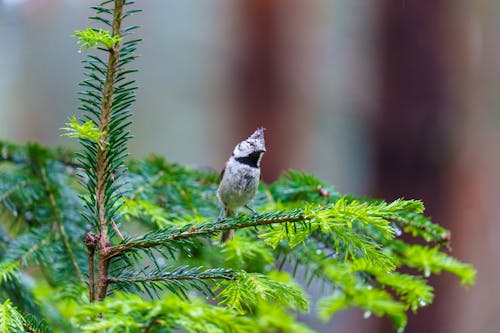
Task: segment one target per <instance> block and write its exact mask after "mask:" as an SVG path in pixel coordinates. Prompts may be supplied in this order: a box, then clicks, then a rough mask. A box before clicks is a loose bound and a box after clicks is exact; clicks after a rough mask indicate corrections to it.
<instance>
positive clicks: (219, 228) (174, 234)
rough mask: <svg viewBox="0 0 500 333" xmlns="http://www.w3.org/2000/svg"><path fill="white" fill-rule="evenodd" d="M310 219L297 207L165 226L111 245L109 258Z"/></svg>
mask: <svg viewBox="0 0 500 333" xmlns="http://www.w3.org/2000/svg"><path fill="white" fill-rule="evenodd" d="M308 220H309V218H308V217H307V216H305V215H304V214H303V210H301V209H295V210H291V211H278V212H271V213H264V214H261V215H258V216H238V217H231V218H226V219H224V220H221V221H218V220H216V221H209V222H206V223H203V224H198V225H192V224H188V225H186V226H183V227H170V228H164V229H160V230H158V231H154V232H151V233H148V234H145V235H144V236H142V237H139V238H136V239H132V240H129V241H126V242H123V243H122V244H117V245H115V246H111V247H110V248H109V252H108V258H113V257H115V256H117V255H119V254H121V253H124V252H128V251H131V250H134V249H144V248H151V247H156V246H159V245H165V244H168V243H170V242H173V241H177V240H182V239H189V238H193V237H198V236H207V235H211V234H214V233H217V232H223V231H225V230H230V229H243V228H250V227H257V226H265V225H271V224H277V223H299V222H307V221H308Z"/></svg>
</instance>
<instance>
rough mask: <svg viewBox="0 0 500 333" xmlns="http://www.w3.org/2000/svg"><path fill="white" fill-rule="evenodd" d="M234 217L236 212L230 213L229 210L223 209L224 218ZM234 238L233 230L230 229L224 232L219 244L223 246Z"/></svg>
mask: <svg viewBox="0 0 500 333" xmlns="http://www.w3.org/2000/svg"><path fill="white" fill-rule="evenodd" d="M235 215H236V212H235V211H232V210H229V209H227V208H226V209H224V217H229V216H235ZM233 236H234V230H233V229H230V230H226V231H224V232H223V233H222V235H221V237H220V242H221V243H222V244H224V243H225V242H227V241H229V240H231V239H232V238H233Z"/></svg>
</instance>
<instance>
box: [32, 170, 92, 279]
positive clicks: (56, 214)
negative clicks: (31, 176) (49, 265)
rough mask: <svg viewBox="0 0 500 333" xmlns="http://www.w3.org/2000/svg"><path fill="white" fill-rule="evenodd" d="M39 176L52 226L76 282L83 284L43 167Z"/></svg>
mask: <svg viewBox="0 0 500 333" xmlns="http://www.w3.org/2000/svg"><path fill="white" fill-rule="evenodd" d="M40 173H41V176H42V183H43V186H44V189H45V193H46V194H47V197H48V198H49V202H50V206H51V208H52V212H53V213H54V224H56V225H57V228H58V229H59V233H60V234H61V240H62V242H63V244H64V247H65V249H66V251H67V253H68V256H69V259H70V260H71V264H72V265H73V268H74V269H75V272H76V275H77V277H78V280H80V282H81V283H82V284H85V281H84V279H83V275H82V272H81V270H80V266H78V262H77V261H76V257H75V254H74V253H73V249H72V248H71V245H70V242H69V237H68V235H67V234H66V229H65V227H64V223H63V221H62V220H61V213H60V212H59V208H58V206H57V202H56V199H55V197H54V193H53V192H52V191H51V190H50V188H49V186H50V185H49V179H48V177H47V170H46V169H45V167H42V168H41V171H40Z"/></svg>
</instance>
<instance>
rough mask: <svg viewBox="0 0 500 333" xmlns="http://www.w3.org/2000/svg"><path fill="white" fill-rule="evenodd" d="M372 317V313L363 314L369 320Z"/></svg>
mask: <svg viewBox="0 0 500 333" xmlns="http://www.w3.org/2000/svg"><path fill="white" fill-rule="evenodd" d="M371 315H372V312H371V311H365V313H364V314H363V318H365V319H368V318H370V316H371Z"/></svg>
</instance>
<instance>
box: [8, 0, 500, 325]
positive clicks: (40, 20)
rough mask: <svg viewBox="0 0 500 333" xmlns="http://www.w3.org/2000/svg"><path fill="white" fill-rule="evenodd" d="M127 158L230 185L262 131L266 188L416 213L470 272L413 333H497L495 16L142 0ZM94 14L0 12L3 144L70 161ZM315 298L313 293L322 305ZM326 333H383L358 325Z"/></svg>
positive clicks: (435, 4)
mask: <svg viewBox="0 0 500 333" xmlns="http://www.w3.org/2000/svg"><path fill="white" fill-rule="evenodd" d="M137 2H138V3H139V6H140V7H141V8H142V9H144V12H143V13H141V14H138V15H136V16H135V17H134V18H133V19H132V21H134V22H133V23H139V24H141V25H142V29H141V30H140V32H139V34H140V35H141V37H142V38H143V39H144V41H143V43H142V45H141V48H140V51H139V53H140V55H141V57H140V59H139V60H138V61H137V62H136V63H135V65H136V67H138V68H140V72H139V73H138V74H137V75H136V78H137V80H138V82H139V85H140V90H139V91H138V100H137V103H136V104H135V110H134V112H135V118H134V124H133V127H132V131H133V134H134V136H135V138H134V139H133V140H132V141H131V152H132V155H133V156H134V157H137V158H140V157H144V156H146V155H148V154H150V153H153V152H154V153H157V154H161V155H164V156H166V157H167V159H168V160H171V161H178V162H181V163H187V164H190V165H196V166H209V167H213V168H215V169H220V168H222V166H223V164H224V161H225V160H226V159H227V157H228V156H229V154H230V152H231V150H232V148H233V146H234V144H235V143H236V142H238V141H240V140H242V139H244V138H246V137H247V136H248V135H249V134H250V133H251V132H252V131H253V130H254V129H255V128H256V127H258V126H264V127H265V128H267V132H266V140H267V146H268V152H267V154H266V156H265V158H264V162H263V164H264V165H263V168H264V170H263V178H264V180H265V181H267V182H271V181H273V180H274V179H276V178H277V177H278V176H279V174H280V173H281V172H282V171H283V170H285V169H287V168H290V167H293V168H296V169H303V170H306V171H309V172H313V173H315V174H317V175H318V176H319V177H320V178H322V179H323V180H325V181H328V182H331V183H333V184H335V185H336V187H337V188H338V189H339V190H340V191H342V192H351V193H355V194H360V195H371V196H376V197H380V198H385V199H388V200H390V199H394V198H398V197H405V198H421V199H423V200H424V201H425V203H426V206H427V214H429V215H431V216H432V217H433V218H434V220H435V221H437V222H439V223H441V224H443V225H444V226H446V227H447V228H450V229H451V230H452V235H453V243H452V244H453V252H452V254H453V255H454V256H457V257H459V258H460V259H462V260H464V261H467V262H471V263H473V264H474V265H475V267H476V268H477V269H478V279H477V283H476V285H475V286H473V287H471V288H469V289H468V290H463V289H462V288H461V287H460V286H459V281H458V280H457V279H454V278H452V277H450V276H447V275H443V276H439V277H437V278H434V279H433V280H432V284H433V285H434V286H435V287H436V288H437V290H436V294H437V299H436V301H435V302H434V304H432V305H431V306H429V307H427V308H425V309H423V310H422V311H420V312H419V314H418V315H417V316H410V321H409V327H408V329H407V330H406V332H412V333H413V332H428V333H433V332H439V333H451V332H453V333H470V332H484V333H496V332H500V284H499V283H498V281H499V280H500V224H499V223H498V222H499V221H498V219H499V217H498V216H499V215H500V214H499V213H500V208H499V207H500V205H499V203H500V202H499V201H500V177H499V172H500V112H499V109H500V39H499V36H500V1H496V0H495V1H487V0H477V1H468V0H455V1H450V0H448V1H447V0H432V1H422V0H370V1H366V0H147V1H141V0H139V1H137ZM93 3H94V1H87V0H0V139H1V140H10V141H15V142H25V141H27V140H36V141H40V142H42V143H43V144H47V145H65V146H69V145H72V144H74V143H72V142H71V141H70V140H68V139H66V138H62V137H60V131H59V128H60V127H63V126H64V123H65V122H66V121H67V119H68V118H69V117H70V116H72V115H73V114H77V113H78V111H77V106H78V103H77V99H76V91H77V89H78V87H77V83H78V82H79V81H80V80H81V79H82V78H83V75H82V69H81V68H82V66H81V65H80V61H81V60H82V59H83V57H84V55H82V54H78V52H77V49H78V48H77V46H76V45H75V39H74V38H71V37H70V35H71V34H72V32H73V31H74V30H75V29H82V28H85V27H86V26H88V24H89V21H88V19H87V16H89V15H90V13H91V12H90V10H89V9H88V6H89V5H90V4H93ZM312 292H313V293H315V291H314V290H313V291H312ZM303 319H304V321H308V322H309V323H310V324H311V326H313V327H314V328H316V329H317V330H318V331H321V332H338V333H343V332H346V333H347V332H366V333H370V332H373V333H375V332H377V333H378V332H390V331H391V328H390V325H388V323H387V321H385V320H377V319H376V318H369V319H362V314H361V313H360V312H357V311H356V310H354V311H350V312H344V313H341V314H340V315H338V316H336V317H335V318H334V319H333V320H332V321H331V322H329V323H327V324H324V323H320V322H317V321H316V320H315V319H314V315H311V316H305V317H304V318H303Z"/></svg>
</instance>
